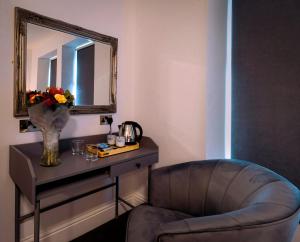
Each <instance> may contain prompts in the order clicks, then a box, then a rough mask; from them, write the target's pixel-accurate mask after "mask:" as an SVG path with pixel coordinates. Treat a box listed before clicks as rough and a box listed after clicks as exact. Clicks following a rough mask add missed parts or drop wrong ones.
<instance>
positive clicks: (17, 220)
mask: <svg viewBox="0 0 300 242" xmlns="http://www.w3.org/2000/svg"><path fill="white" fill-rule="evenodd" d="M20 194H21V193H20V189H19V187H18V186H17V185H15V242H20V226H21V224H20V215H21V214H20V197H21V195H20Z"/></svg>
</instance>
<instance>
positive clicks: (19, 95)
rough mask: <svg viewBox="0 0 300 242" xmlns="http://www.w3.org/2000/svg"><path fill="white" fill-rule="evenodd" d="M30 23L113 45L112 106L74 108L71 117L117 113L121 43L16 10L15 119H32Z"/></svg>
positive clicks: (110, 96)
mask: <svg viewBox="0 0 300 242" xmlns="http://www.w3.org/2000/svg"><path fill="white" fill-rule="evenodd" d="M27 23H31V24H35V25H38V26H42V27H45V28H49V29H53V30H57V31H61V32H65V33H68V34H72V35H76V36H79V37H85V38H89V39H91V40H94V41H98V42H101V43H105V44H109V45H111V47H112V56H111V58H112V59H111V67H110V68H111V78H110V95H109V99H110V100H109V101H110V102H109V103H110V104H109V105H90V106H74V107H73V108H72V109H71V110H70V113H71V114H98V113H115V112H116V109H117V107H116V106H117V104H116V92H117V49H118V39H117V38H114V37H111V36H107V35H103V34H99V33H97V32H94V31H91V30H87V29H84V28H81V27H79V26H75V25H73V24H69V23H66V22H63V21H60V20H56V19H52V18H49V17H46V16H42V15H40V14H37V13H34V12H31V11H28V10H25V9H22V8H18V7H16V8H15V56H14V116H15V117H23V116H28V111H27V106H26V56H27V53H26V46H27Z"/></svg>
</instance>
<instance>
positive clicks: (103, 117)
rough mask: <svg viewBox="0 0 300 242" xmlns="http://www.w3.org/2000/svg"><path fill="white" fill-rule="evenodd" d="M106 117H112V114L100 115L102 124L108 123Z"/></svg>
mask: <svg viewBox="0 0 300 242" xmlns="http://www.w3.org/2000/svg"><path fill="white" fill-rule="evenodd" d="M106 118H112V115H100V125H108V123H107V119H106Z"/></svg>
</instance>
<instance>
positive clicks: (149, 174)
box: [147, 165, 152, 204]
mask: <svg viewBox="0 0 300 242" xmlns="http://www.w3.org/2000/svg"><path fill="white" fill-rule="evenodd" d="M151 171H152V165H150V166H148V194H147V195H148V203H149V204H150V194H151V192H150V188H151Z"/></svg>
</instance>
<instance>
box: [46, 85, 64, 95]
mask: <svg viewBox="0 0 300 242" xmlns="http://www.w3.org/2000/svg"><path fill="white" fill-rule="evenodd" d="M47 92H49V94H50V95H51V96H54V95H55V94H61V95H62V94H64V89H62V88H56V87H49V88H48V89H47Z"/></svg>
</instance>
